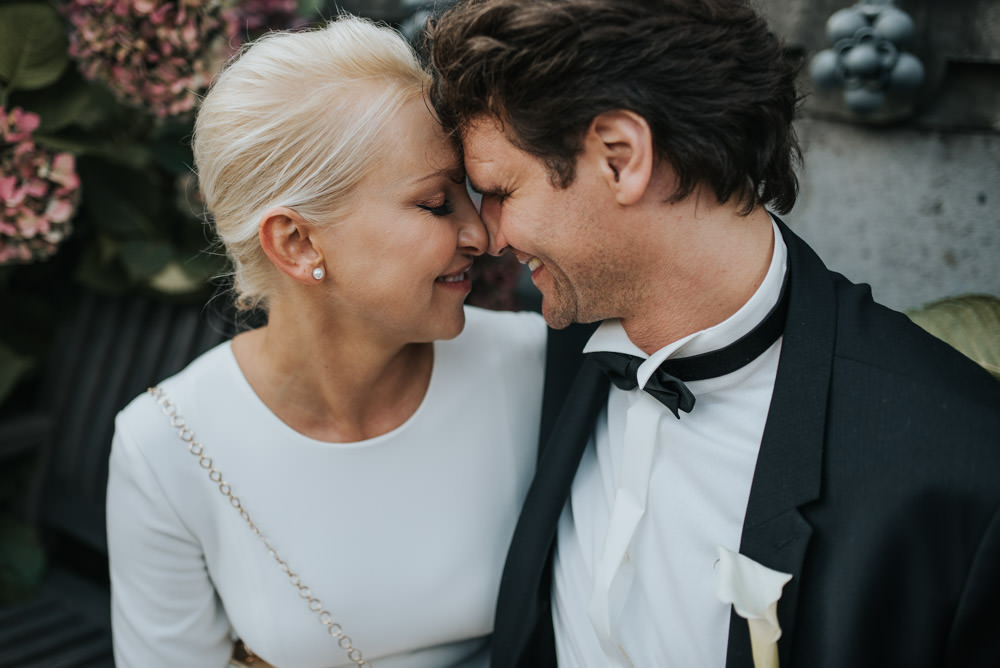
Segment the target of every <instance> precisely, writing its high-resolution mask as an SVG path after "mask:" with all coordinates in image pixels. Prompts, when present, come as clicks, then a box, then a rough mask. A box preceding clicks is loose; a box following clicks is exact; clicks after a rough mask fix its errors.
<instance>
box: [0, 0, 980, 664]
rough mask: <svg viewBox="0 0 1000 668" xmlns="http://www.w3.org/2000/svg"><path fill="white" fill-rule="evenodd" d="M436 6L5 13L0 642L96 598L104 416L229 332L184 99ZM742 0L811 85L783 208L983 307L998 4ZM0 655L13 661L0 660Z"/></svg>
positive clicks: (499, 292) (511, 291) (909, 278)
mask: <svg viewBox="0 0 1000 668" xmlns="http://www.w3.org/2000/svg"><path fill="white" fill-rule="evenodd" d="M448 4H449V3H448V2H445V1H439V2H420V1H417V0H353V1H348V0H341V1H339V2H328V1H324V0H214V1H211V2H199V1H196V0H172V1H171V2H163V1H159V0H71V1H60V2H48V1H37V2H36V1H31V0H22V1H19V2H10V1H7V0H4V1H2V2H0V207H2V208H0V646H3V645H4V636H3V629H4V625H5V624H7V623H8V622H6V621H4V620H5V619H12V618H13V617H6V618H5V617H4V614H5V613H4V612H3V608H2V606H3V605H5V604H9V603H12V602H22V601H25V600H32V597H37V596H38V591H39V589H40V588H42V583H43V582H44V581H45V579H46V578H47V577H49V576H50V575H51V574H52V573H53V572H54V571H55V568H54V564H55V563H56V562H57V561H59V560H60V559H59V557H60V556H62V557H64V559H62V561H64V562H69V566H70V570H74V571H76V572H77V573H78V574H80V573H82V574H84V575H87V576H89V578H90V580H91V581H93V582H96V583H97V589H98V590H100V589H101V588H102V587H105V585H106V583H104V582H102V574H103V573H104V572H105V571H106V565H105V564H104V562H103V561H102V558H103V556H102V549H103V524H102V523H103V512H102V498H103V484H104V480H105V478H106V457H107V451H106V449H107V446H108V444H109V441H110V435H111V429H112V426H111V419H112V417H113V415H114V413H115V412H116V411H117V410H118V409H120V408H121V407H122V406H123V405H124V403H125V401H127V400H128V398H131V396H134V395H135V394H136V393H137V392H138V391H141V389H143V387H144V385H142V383H144V382H147V383H148V382H150V380H148V378H147V376H150V377H152V378H154V379H158V378H159V377H162V375H156V374H167V373H172V372H173V371H175V370H176V369H177V368H179V365H182V364H183V363H185V362H186V361H187V360H189V359H190V358H191V357H193V355H194V354H195V353H197V352H198V351H200V350H201V349H204V347H206V346H208V345H211V343H212V342H213V341H217V340H219V339H220V338H222V337H225V336H228V335H229V334H231V332H232V326H233V324H232V314H231V313H228V312H227V310H226V306H225V303H226V301H227V297H226V294H225V289H226V283H225V279H224V278H220V277H224V276H225V274H226V271H227V268H226V262H225V259H224V257H222V256H220V254H219V253H218V250H217V249H216V248H215V247H214V245H213V243H212V239H211V234H210V232H209V230H208V228H207V227H206V225H205V219H204V215H203V210H202V206H201V203H200V198H199V195H198V192H197V184H196V180H195V178H194V175H193V173H192V162H193V160H192V158H191V153H190V147H189V144H188V141H189V137H190V133H191V127H192V116H193V113H194V112H195V111H196V109H197V105H198V100H199V94H200V93H201V92H203V91H204V89H205V87H206V86H207V85H208V83H209V82H210V81H211V78H212V76H213V75H214V73H215V72H217V71H218V69H219V68H220V67H221V65H222V64H223V63H224V62H225V60H226V59H227V58H228V57H229V56H230V55H232V53H234V52H235V50H236V49H238V48H239V45H240V44H241V43H243V42H245V41H247V40H250V39H253V38H254V37H255V36H257V35H260V34H262V33H263V32H265V31H267V30H271V29H301V28H304V27H308V26H309V25H311V24H314V23H316V22H321V21H323V20H325V19H327V18H329V17H331V16H334V15H335V14H336V13H337V12H339V11H347V12H351V13H355V14H358V15H363V16H369V17H372V18H374V19H378V20H381V21H385V22H387V23H389V24H392V25H394V26H396V27H398V28H399V29H400V30H401V31H403V33H404V34H405V35H407V36H408V37H409V38H410V39H411V40H412V41H414V42H419V40H420V34H421V29H422V26H423V25H424V22H425V21H426V19H427V17H428V16H429V15H431V14H432V13H433V12H434V11H436V10H439V9H440V8H442V7H445V6H447V5H448ZM756 4H757V5H758V7H759V8H760V9H761V11H762V12H763V13H764V14H765V15H766V16H767V17H768V19H769V21H770V22H771V24H772V26H773V28H774V30H775V31H776V32H777V33H778V34H779V35H780V36H781V37H782V38H783V39H784V40H785V43H786V47H787V54H788V57H789V58H790V59H793V60H796V61H797V62H800V63H801V64H802V75H801V83H802V90H803V92H804V93H806V96H805V98H804V100H803V105H802V109H801V114H800V117H799V119H798V120H797V131H798V133H799V136H800V139H801V141H802V144H803V148H804V158H805V160H804V167H803V169H802V170H801V175H800V182H801V194H800V197H799V200H798V202H797V204H796V205H795V207H794V209H793V210H792V211H791V213H789V214H788V215H786V216H785V217H784V220H785V221H786V222H787V223H788V224H789V225H790V226H791V227H792V229H794V230H795V231H796V232H798V233H799V234H800V235H801V236H803V237H804V238H805V239H806V240H807V241H808V242H809V243H810V244H812V245H813V247H814V248H815V249H816V250H817V251H818V253H819V254H820V256H821V257H822V258H823V259H824V260H825V261H826V263H827V264H828V266H830V267H831V268H832V269H834V270H837V271H840V272H841V273H843V274H845V275H846V276H848V277H849V278H851V279H852V280H854V281H856V282H866V283H869V284H871V286H872V290H873V293H874V296H875V298H876V299H877V300H878V301H881V302H883V303H885V304H887V305H888V306H891V307H893V308H896V309H900V310H908V311H911V312H913V311H917V310H919V309H921V307H923V306H924V305H926V304H928V303H930V302H935V301H937V300H941V299H945V298H951V297H958V296H963V295H979V296H978V297H974V298H972V300H971V302H969V301H968V300H966V302H963V303H975V304H979V305H983V304H985V305H986V307H987V309H989V308H993V307H992V303H993V302H992V299H993V298H995V297H996V296H998V295H1000V262H998V260H1000V253H998V250H1000V3H997V2H996V1H995V0H951V1H950V2H948V3H943V2H938V1H934V0H905V1H903V0H900V1H899V2H897V3H893V2H890V1H889V0H865V1H864V2H860V3H857V4H850V3H848V2H838V1H835V0H757V2H756ZM477 271H478V272H479V273H478V276H477V277H476V279H477V280H476V287H475V289H474V293H473V295H472V296H471V298H470V300H471V301H472V302H473V303H477V304H480V305H484V306H487V307H490V308H537V304H538V300H537V294H536V293H535V291H534V288H533V287H532V286H531V285H530V281H527V280H526V277H525V276H524V275H523V274H522V273H521V272H520V269H519V267H518V266H517V265H516V264H514V263H512V261H511V260H510V259H509V258H508V259H502V260H499V261H497V260H493V261H489V260H485V261H484V262H482V263H480V265H479V268H478V269H477ZM208 303H211V304H213V305H215V308H214V309H210V308H208V307H206V306H205V304H208ZM210 310H211V311H212V312H214V313H215V314H216V315H217V316H218V317H216V318H215V319H214V320H212V319H209V320H210V322H209V323H208V324H207V325H206V324H204V323H203V322H202V321H203V320H205V315H206V313H208V312H209V311H210ZM979 313H980V315H974V317H973V320H974V321H975V327H978V328H979V330H981V331H984V332H985V333H986V335H987V336H988V338H989V340H990V342H991V343H982V342H983V341H984V340H985V339H984V338H983V337H982V336H980V338H979V339H978V343H976V344H975V345H974V346H973V347H975V346H979V347H980V348H984V347H989V346H991V345H992V346H993V347H994V350H995V345H996V344H995V341H996V338H997V336H998V334H1000V319H997V316H996V315H993V316H989V317H987V316H982V315H981V313H982V311H980V312H979ZM993 313H994V314H995V311H993ZM914 317H918V316H916V315H915V316H914ZM956 317H958V318H959V319H961V318H964V317H965V316H956ZM990 317H992V318H993V319H990ZM977 318H978V319H977ZM984 318H985V319H984ZM198 323H201V324H198ZM929 328H930V327H929ZM150 332H153V334H150ZM206 332H207V333H206ZM977 336H978V335H977ZM181 340H183V341H186V342H188V343H185V344H184V346H186V347H179V346H180V344H179V343H178V342H179V341H181ZM140 343H141V344H142V346H150V345H153V343H155V344H156V345H157V346H159V347H157V348H156V351H155V352H149V351H148V350H147V349H146V348H142V347H141V346H140ZM171 345H172V347H171ZM988 354H989V353H988ZM154 357H155V358H156V362H155V363H153V362H149V363H148V364H147V363H146V362H147V361H148V360H149V359H151V358H154ZM995 369H1000V367H995ZM140 371H141V373H140ZM995 372H996V371H995ZM68 453H69V454H68ZM81 472H83V473H85V474H86V476H85V477H86V479H85V480H83V481H82V482H81V477H82V474H81ZM70 492H72V494H70ZM61 495H62V496H61ZM51 527H56V528H61V529H62V530H64V533H66V534H73V533H74V531H77V533H78V534H79V535H75V536H69V537H68V538H65V539H58V538H56V537H55V536H56V534H57V533H58V531H56V530H52V529H51ZM80 527H85V528H86V531H83V532H80V531H78V530H79V529H80ZM60 540H61V542H60ZM63 565H66V564H63ZM56 588H57V589H60V590H62V591H69V590H70V589H72V587H69V586H68V585H66V584H65V582H62V584H60V586H59V587H56ZM84 598H86V596H85V597H84ZM98 598H100V595H99V594H98ZM100 605H104V603H99V604H98V606H100ZM11 614H12V615H14V614H17V615H20V614H21V613H11ZM95 614H96V615H97V616H100V614H101V613H100V608H99V609H98V612H97V613H95ZM0 665H16V664H15V663H13V662H12V661H8V662H5V660H4V658H3V655H2V654H0ZM43 665H55V664H43ZM67 665H69V664H67ZM73 665H76V664H73ZM81 665H82V664H81ZM95 665H96V664H95Z"/></svg>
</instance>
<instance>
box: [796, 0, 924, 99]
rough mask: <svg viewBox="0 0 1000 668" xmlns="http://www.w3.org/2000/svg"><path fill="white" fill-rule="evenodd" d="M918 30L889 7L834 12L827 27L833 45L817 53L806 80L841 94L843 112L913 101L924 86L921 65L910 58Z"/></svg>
mask: <svg viewBox="0 0 1000 668" xmlns="http://www.w3.org/2000/svg"><path fill="white" fill-rule="evenodd" d="M915 35H916V25H915V24H914V22H913V19H912V18H910V15H909V14H907V13H906V12H904V11H903V10H901V9H899V8H897V7H895V6H893V5H892V4H891V2H886V1H885V0H883V2H876V1H874V0H863V1H862V2H860V3H858V4H857V5H854V6H853V7H848V8H846V9H841V10H839V11H837V12H834V14H833V15H832V16H830V18H829V19H828V20H827V22H826V36H827V39H829V40H830V43H831V44H832V45H833V46H832V48H829V49H824V50H822V51H820V52H819V53H817V54H816V55H815V56H814V57H813V59H812V61H811V62H810V65H809V74H810V76H811V77H812V80H813V82H814V83H815V84H816V86H817V87H819V88H822V89H827V90H835V89H842V90H843V95H844V102H845V104H846V105H847V108H848V109H850V110H851V111H853V112H854V113H856V114H860V115H866V114H871V113H873V112H875V111H877V110H878V109H880V108H882V106H883V105H884V104H885V102H886V98H887V97H892V98H895V99H903V100H907V99H912V98H913V96H914V95H915V93H916V92H917V91H918V90H919V89H920V86H921V85H922V84H923V82H924V65H923V63H922V62H921V61H920V59H919V58H917V57H916V56H915V55H913V54H912V53H908V52H907V51H906V49H907V48H909V47H911V46H912V44H913V42H914V37H915Z"/></svg>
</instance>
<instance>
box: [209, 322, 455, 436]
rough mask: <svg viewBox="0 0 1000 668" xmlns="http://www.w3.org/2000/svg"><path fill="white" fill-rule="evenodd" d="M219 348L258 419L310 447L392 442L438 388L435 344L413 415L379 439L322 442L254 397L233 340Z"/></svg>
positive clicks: (421, 411) (405, 428)
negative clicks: (222, 348) (421, 392)
mask: <svg viewBox="0 0 1000 668" xmlns="http://www.w3.org/2000/svg"><path fill="white" fill-rule="evenodd" d="M222 345H224V346H225V349H226V364H228V365H230V366H231V368H232V371H233V374H234V375H235V377H236V378H237V387H238V388H239V391H240V392H241V393H242V394H243V395H244V396H245V398H246V399H247V401H249V402H250V403H251V404H253V410H255V411H257V413H258V414H259V415H261V416H263V419H265V420H266V421H267V422H269V423H271V424H272V425H274V426H276V427H277V428H278V429H280V430H282V431H284V432H287V433H288V434H289V435H291V436H293V437H294V438H296V439H298V440H300V441H301V442H303V443H306V444H309V445H314V446H321V447H335V448H344V449H349V448H363V447H368V446H374V445H378V444H380V443H382V442H383V441H388V440H392V439H393V438H395V437H396V436H398V435H399V434H401V433H403V432H404V431H406V430H407V429H409V428H410V425H411V424H413V423H414V422H416V421H417V419H418V418H419V417H420V415H421V414H422V413H423V412H424V411H425V408H424V407H425V406H426V405H427V404H428V402H429V401H430V399H431V396H432V394H434V393H435V392H436V387H437V382H436V378H437V376H438V364H439V361H438V352H439V351H438V347H437V342H436V341H435V342H432V343H431V351H432V353H431V377H430V379H429V380H428V382H427V390H426V391H425V392H424V396H423V398H422V399H421V400H420V404H419V405H418V406H417V409H416V410H415V411H413V413H412V414H411V415H410V416H409V417H407V418H406V419H405V420H404V421H403V422H402V423H401V424H400V425H399V426H397V427H394V428H393V429H390V430H389V431H387V432H385V433H384V434H379V435H378V436H372V437H371V438H366V439H362V440H360V441H323V440H320V439H316V438H313V437H311V436H308V435H306V434H303V433H302V432H300V431H299V430H297V429H295V428H293V427H292V426H290V425H289V424H288V423H287V422H285V421H284V420H282V419H281V418H280V417H278V416H277V414H275V412H274V411H272V410H271V407H270V406H268V405H267V404H266V403H264V401H263V400H262V399H261V398H260V396H259V395H258V394H257V392H256V390H254V389H253V386H252V385H250V382H249V381H248V380H247V377H246V375H245V374H244V373H243V369H242V368H240V363H239V362H238V361H237V359H236V355H235V354H234V353H233V341H232V339H230V340H229V341H226V342H225V343H224V344H222Z"/></svg>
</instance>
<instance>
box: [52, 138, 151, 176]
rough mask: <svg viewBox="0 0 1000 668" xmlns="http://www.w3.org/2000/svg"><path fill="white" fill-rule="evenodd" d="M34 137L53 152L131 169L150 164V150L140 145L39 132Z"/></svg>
mask: <svg viewBox="0 0 1000 668" xmlns="http://www.w3.org/2000/svg"><path fill="white" fill-rule="evenodd" d="M33 137H34V139H35V141H36V142H37V143H38V144H39V145H41V146H44V147H45V148H47V149H51V150H53V151H66V152H68V153H74V154H76V155H91V156H94V157H98V158H104V159H106V160H111V161H114V162H117V163H119V164H122V165H126V166H128V167H131V168H142V167H144V166H146V165H147V164H148V163H149V150H148V149H147V148H146V147H144V146H141V145H139V144H134V143H120V142H116V141H114V140H108V139H107V138H105V137H81V138H72V137H56V136H53V135H45V134H40V133H37V132H36V133H35V134H34V135H33Z"/></svg>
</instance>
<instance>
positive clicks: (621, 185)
mask: <svg viewBox="0 0 1000 668" xmlns="http://www.w3.org/2000/svg"><path fill="white" fill-rule="evenodd" d="M585 143H586V144H588V148H590V149H593V150H594V151H595V152H596V155H595V157H597V158H598V160H599V163H598V169H599V170H600V171H601V173H602V175H603V176H604V177H605V179H606V180H607V182H608V185H609V187H610V188H611V189H612V191H613V192H614V195H615V200H616V201H617V202H618V203H619V204H621V205H623V206H628V205H630V204H635V203H636V202H638V201H639V200H640V199H642V197H643V195H645V193H646V190H647V189H648V188H649V184H650V179H651V178H652V174H653V162H654V160H653V133H652V131H651V130H650V129H649V123H647V122H646V119H645V118H643V117H642V116H640V115H639V114H637V113H635V112H634V111H629V110H627V109H615V110H612V111H605V112H603V113H600V114H598V115H597V116H595V117H594V120H593V121H591V123H590V128H589V130H588V131H587V137H586V141H585Z"/></svg>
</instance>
